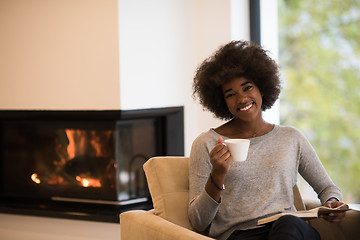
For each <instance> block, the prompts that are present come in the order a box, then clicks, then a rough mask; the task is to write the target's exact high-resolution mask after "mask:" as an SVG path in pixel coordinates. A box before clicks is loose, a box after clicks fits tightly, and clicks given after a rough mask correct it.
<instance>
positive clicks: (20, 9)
mask: <svg viewBox="0 0 360 240" xmlns="http://www.w3.org/2000/svg"><path fill="white" fill-rule="evenodd" d="M0 36H1V37H0V53H1V54H0V80H1V81H0V109H84V110H86V109H119V107H120V102H119V101H120V91H119V86H120V83H119V71H118V62H119V60H118V58H119V57H118V34H117V0H106V1H100V0H51V1H47V0H31V1H28V0H16V1H13V0H2V1H0Z"/></svg>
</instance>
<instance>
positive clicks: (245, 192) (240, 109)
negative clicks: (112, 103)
mask: <svg viewBox="0 0 360 240" xmlns="http://www.w3.org/2000/svg"><path fill="white" fill-rule="evenodd" d="M193 88H194V95H197V96H198V98H199V100H200V103H201V104H202V105H203V106H204V108H206V109H208V110H210V111H211V112H212V113H214V115H215V116H216V117H219V118H221V119H225V120H228V122H226V123H225V124H223V125H221V126H219V127H217V128H215V129H210V130H209V131H207V132H204V133H202V134H201V135H200V136H199V137H197V139H196V140H195V141H194V143H193V145H192V149H191V154H190V168H189V171H190V172H189V173H190V205H189V212H188V215H189V220H190V222H191V224H192V225H193V227H194V229H196V230H197V231H199V232H203V233H206V234H208V235H209V236H211V237H213V238H216V239H320V237H319V234H318V233H317V231H316V230H315V229H314V228H312V227H311V226H310V225H308V224H307V223H306V222H305V221H303V220H302V219H299V218H296V217H290V216H286V217H282V218H280V219H279V220H277V221H276V222H274V223H272V224H267V225H265V226H261V227H259V226H257V225H256V223H257V220H258V219H260V218H263V217H266V216H270V215H272V214H275V213H278V212H284V211H295V210H296V209H295V206H294V201H293V192H292V189H293V187H294V185H295V184H296V182H297V173H298V172H299V173H300V174H301V175H302V176H303V178H304V179H305V180H306V181H307V182H308V183H309V184H310V185H311V186H312V187H313V188H314V190H315V191H316V192H317V193H318V197H319V199H320V200H321V202H322V204H324V205H326V206H329V207H337V206H340V205H342V202H341V201H342V194H341V191H340V189H339V188H337V187H336V186H335V185H334V183H333V182H332V181H331V179H330V178H329V176H328V175H327V173H326V171H325V169H324V167H323V165H322V163H321V162H320V160H319V158H318V156H317V155H316V153H315V151H314V149H313V148H312V146H311V145H310V143H309V142H308V141H307V139H306V138H305V137H304V136H303V134H301V133H300V132H299V131H298V130H297V129H295V128H293V127H288V126H279V125H274V124H270V123H267V122H266V121H264V119H263V118H262V114H261V113H262V111H264V110H266V109H269V108H271V107H272V105H273V104H274V102H275V101H276V100H277V99H278V97H279V94H280V80H279V74H278V67H277V64H276V63H275V61H273V60H272V59H271V58H270V57H269V56H268V55H267V52H266V51H265V50H264V49H262V48H261V47H260V46H258V45H255V44H252V43H249V42H241V41H233V42H230V43H228V44H227V45H225V46H223V47H221V48H220V49H219V50H218V51H217V52H215V54H214V55H212V56H211V57H209V58H208V59H206V60H205V61H204V62H203V63H202V64H201V65H200V66H199V68H198V69H197V72H196V74H195V77H194V85H193ZM229 138H247V139H250V141H251V143H250V148H249V153H248V157H247V160H246V161H244V162H234V161H233V159H232V157H231V154H230V152H229V150H228V149H227V147H226V146H225V145H224V144H223V141H224V140H225V139H229ZM225 187H226V189H225ZM344 208H348V206H347V205H344ZM322 217H324V218H325V219H326V220H329V221H332V222H338V221H341V220H342V218H343V217H344V213H342V214H335V215H334V214H331V215H327V216H322Z"/></svg>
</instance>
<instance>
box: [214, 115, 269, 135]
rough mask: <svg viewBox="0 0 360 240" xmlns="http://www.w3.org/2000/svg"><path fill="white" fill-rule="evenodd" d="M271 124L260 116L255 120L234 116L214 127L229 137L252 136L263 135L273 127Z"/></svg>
mask: <svg viewBox="0 0 360 240" xmlns="http://www.w3.org/2000/svg"><path fill="white" fill-rule="evenodd" d="M273 127H274V126H273V124H270V123H267V122H266V121H264V120H263V119H262V118H261V119H259V120H257V121H252V122H244V121H241V120H240V119H237V118H234V119H232V120H230V121H229V122H227V123H225V124H223V125H222V126H220V127H218V128H216V129H215V131H216V132H217V133H219V134H221V135H223V136H226V137H229V138H253V137H259V136H262V135H265V134H266V133H268V132H270V131H271V130H272V129H273Z"/></svg>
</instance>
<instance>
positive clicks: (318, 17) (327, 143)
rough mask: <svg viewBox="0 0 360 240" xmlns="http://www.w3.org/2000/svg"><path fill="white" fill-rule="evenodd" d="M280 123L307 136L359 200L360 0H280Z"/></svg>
mask: <svg viewBox="0 0 360 240" xmlns="http://www.w3.org/2000/svg"><path fill="white" fill-rule="evenodd" d="M279 32H280V37H279V41H280V44H279V46H280V54H279V59H280V60H279V61H280V68H281V72H282V78H283V91H282V96H281V102H280V104H281V124H283V125H292V126H295V127H297V128H299V129H300V130H301V131H302V132H303V133H304V134H305V135H306V136H307V137H308V139H309V140H310V142H311V143H312V145H313V146H314V148H315V150H316V152H317V153H318V155H319V157H320V159H321V161H322V162H323V164H324V166H325V168H326V170H327V172H328V173H329V175H330V177H331V178H332V179H333V180H334V182H335V183H336V184H337V185H338V186H339V187H340V188H341V189H342V191H343V194H344V200H345V201H346V202H349V203H351V202H357V203H359V202H360V159H359V158H360V1H359V0H328V1H313V0H297V1H296V0H279Z"/></svg>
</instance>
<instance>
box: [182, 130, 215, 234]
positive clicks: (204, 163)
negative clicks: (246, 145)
mask: <svg viewBox="0 0 360 240" xmlns="http://www.w3.org/2000/svg"><path fill="white" fill-rule="evenodd" d="M204 138H205V136H204V135H200V137H198V138H197V139H196V140H195V141H194V143H193V145H192V148H191V153H190V162H189V201H190V204H189V209H188V216H189V221H190V223H191V225H192V226H193V228H194V229H195V230H197V231H199V232H203V231H205V230H206V229H207V228H208V227H209V226H210V225H211V222H212V220H213V219H214V217H215V215H216V213H217V211H218V208H219V205H220V203H218V202H216V201H215V200H214V199H213V198H211V197H210V196H209V195H208V194H207V192H206V191H205V184H206V182H207V180H208V178H209V174H210V172H211V169H212V165H211V162H210V156H209V152H210V150H211V149H212V147H213V146H212V145H214V146H215V143H216V141H215V143H214V144H211V143H210V144H209V143H208V141H206V140H207V138H205V139H204ZM210 142H211V141H210Z"/></svg>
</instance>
